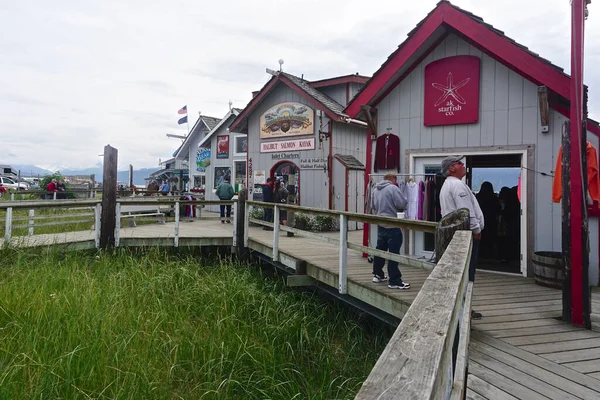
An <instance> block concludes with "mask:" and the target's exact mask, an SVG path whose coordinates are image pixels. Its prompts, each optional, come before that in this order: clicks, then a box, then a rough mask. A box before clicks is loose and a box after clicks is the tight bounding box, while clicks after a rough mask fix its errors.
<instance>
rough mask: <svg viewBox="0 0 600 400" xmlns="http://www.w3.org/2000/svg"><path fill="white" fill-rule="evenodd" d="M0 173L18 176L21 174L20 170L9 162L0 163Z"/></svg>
mask: <svg viewBox="0 0 600 400" xmlns="http://www.w3.org/2000/svg"><path fill="white" fill-rule="evenodd" d="M0 175H3V176H8V177H9V178H16V177H17V176H19V171H17V170H16V169H14V168H13V167H11V166H10V165H7V164H0Z"/></svg>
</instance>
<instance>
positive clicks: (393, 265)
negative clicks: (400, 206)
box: [373, 226, 402, 285]
mask: <svg viewBox="0 0 600 400" xmlns="http://www.w3.org/2000/svg"><path fill="white" fill-rule="evenodd" d="M400 247H402V230H401V229H400V228H384V227H382V226H378V227H377V247H376V248H377V250H383V251H389V252H390V253H394V254H400ZM383 264H385V260H384V259H383V258H381V257H377V256H375V259H374V260H373V274H374V275H377V276H384V275H385V274H384V273H383ZM387 268H388V275H389V278H390V281H389V284H390V285H399V284H400V283H402V273H401V272H400V269H399V268H398V262H397V261H392V260H388V267H387Z"/></svg>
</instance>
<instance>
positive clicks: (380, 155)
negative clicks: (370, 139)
mask: <svg viewBox="0 0 600 400" xmlns="http://www.w3.org/2000/svg"><path fill="white" fill-rule="evenodd" d="M386 139H387V145H386ZM394 168H396V169H397V170H398V172H400V138H399V137H398V136H396V135H394V134H392V133H390V134H389V135H387V134H386V135H381V136H379V137H378V138H377V141H376V142H375V164H374V165H373V170H374V171H375V172H377V170H379V169H394Z"/></svg>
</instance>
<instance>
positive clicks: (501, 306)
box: [478, 300, 561, 310]
mask: <svg viewBox="0 0 600 400" xmlns="http://www.w3.org/2000/svg"><path fill="white" fill-rule="evenodd" d="M556 304H561V301H560V300H542V301H532V302H530V303H513V304H497V305H494V304H490V305H484V306H479V307H478V308H479V309H481V310H508V309H510V308H521V307H523V305H527V307H537V306H552V305H556Z"/></svg>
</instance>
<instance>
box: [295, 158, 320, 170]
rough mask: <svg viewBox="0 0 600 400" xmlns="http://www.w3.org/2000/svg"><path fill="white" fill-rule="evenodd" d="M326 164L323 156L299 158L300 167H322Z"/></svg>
mask: <svg viewBox="0 0 600 400" xmlns="http://www.w3.org/2000/svg"><path fill="white" fill-rule="evenodd" d="M326 166H327V160H326V159H325V158H301V159H300V169H324V168H325V167H326Z"/></svg>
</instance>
